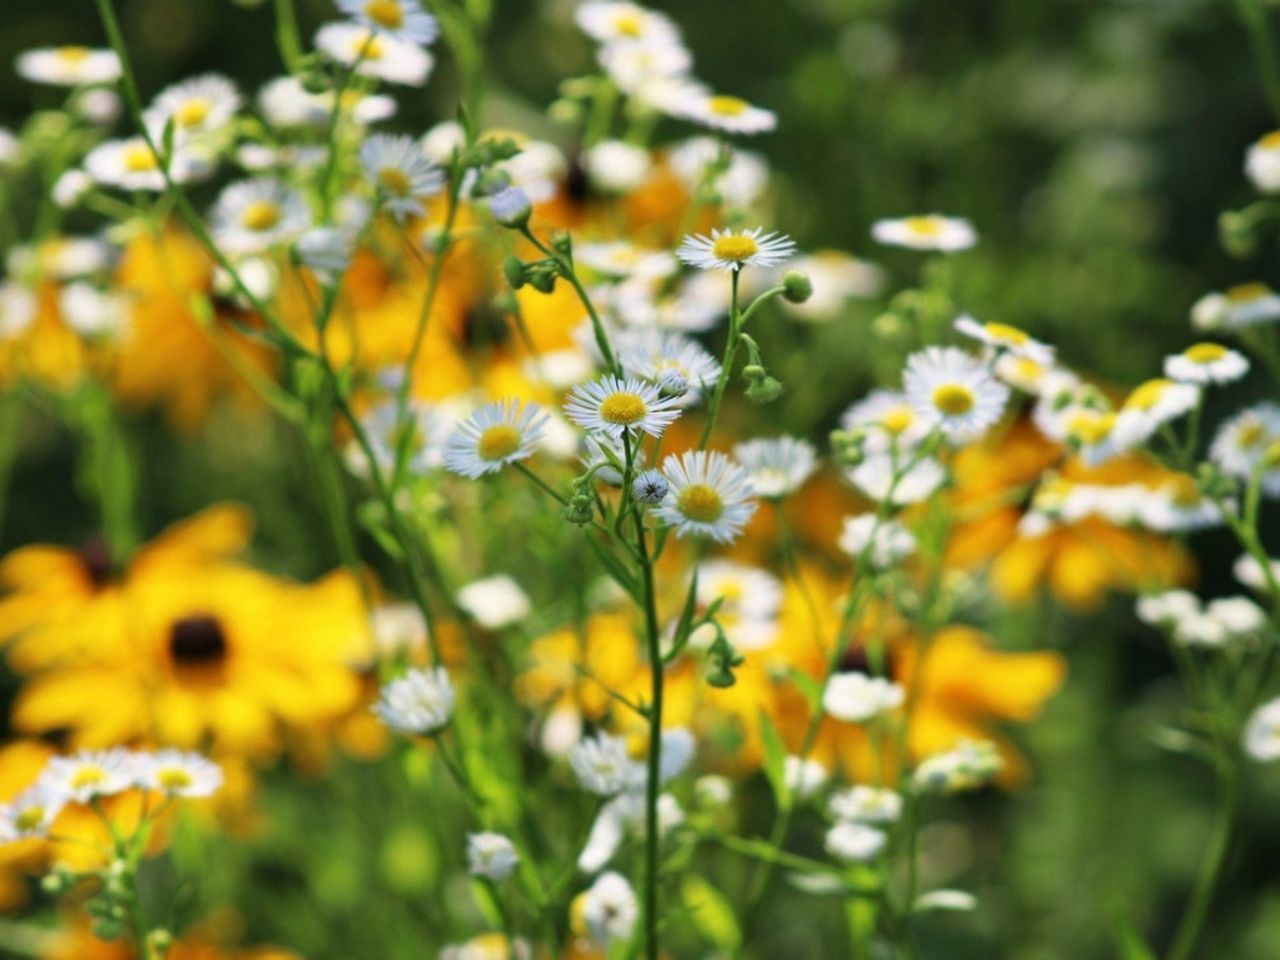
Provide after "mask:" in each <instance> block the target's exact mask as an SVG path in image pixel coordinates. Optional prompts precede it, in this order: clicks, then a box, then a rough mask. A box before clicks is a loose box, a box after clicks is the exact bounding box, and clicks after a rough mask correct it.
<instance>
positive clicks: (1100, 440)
mask: <svg viewBox="0 0 1280 960" xmlns="http://www.w3.org/2000/svg"><path fill="white" fill-rule="evenodd" d="M1119 420H1120V418H1119V415H1118V414H1117V413H1116V412H1115V411H1113V410H1093V409H1089V408H1080V409H1077V410H1072V411H1070V412H1069V414H1068V415H1067V416H1066V417H1065V418H1064V419H1063V438H1064V439H1065V440H1066V442H1067V443H1068V444H1069V445H1070V446H1071V447H1072V448H1073V449H1074V450H1075V451H1076V453H1077V455H1078V456H1079V457H1080V459H1081V460H1083V461H1084V463H1085V464H1086V465H1087V466H1090V467H1096V466H1099V465H1100V464H1103V463H1106V462H1107V461H1108V460H1112V459H1114V458H1115V457H1118V456H1119V455H1120V454H1122V453H1124V452H1126V451H1127V450H1129V449H1131V448H1132V447H1133V445H1134V442H1135V435H1134V434H1132V433H1126V432H1125V431H1122V430H1120V429H1118V425H1119Z"/></svg>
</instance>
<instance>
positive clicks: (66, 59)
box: [58, 47, 89, 64]
mask: <svg viewBox="0 0 1280 960" xmlns="http://www.w3.org/2000/svg"><path fill="white" fill-rule="evenodd" d="M58 59H59V60H61V61H62V62H63V63H67V64H75V63H84V61H86V60H88V59H89V48H88V47H59V48H58Z"/></svg>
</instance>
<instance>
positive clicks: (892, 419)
mask: <svg viewBox="0 0 1280 960" xmlns="http://www.w3.org/2000/svg"><path fill="white" fill-rule="evenodd" d="M915 420H916V415H915V413H914V412H912V410H911V408H910V407H894V408H893V409H892V410H890V411H888V412H887V413H886V414H885V415H884V416H883V417H881V418H880V426H882V427H884V429H885V430H887V431H889V432H890V433H892V434H894V435H897V434H902V433H905V432H906V431H907V429H908V428H909V427H910V426H911V424H913V423H915Z"/></svg>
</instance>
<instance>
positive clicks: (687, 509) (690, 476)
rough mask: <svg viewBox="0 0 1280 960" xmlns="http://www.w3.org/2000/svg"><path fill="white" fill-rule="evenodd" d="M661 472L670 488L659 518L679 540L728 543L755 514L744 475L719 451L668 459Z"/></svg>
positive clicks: (691, 452)
mask: <svg viewBox="0 0 1280 960" xmlns="http://www.w3.org/2000/svg"><path fill="white" fill-rule="evenodd" d="M662 473H663V476H665V477H666V478H667V482H668V483H669V484H670V485H671V486H670V489H669V490H668V491H667V497H666V499H665V500H664V501H663V502H662V506H661V507H659V508H658V516H659V518H660V519H661V520H662V522H663V523H665V524H667V525H668V526H671V527H674V528H675V531H676V535H677V536H679V537H684V536H695V537H709V538H710V539H712V540H714V541H716V542H717V543H729V542H731V541H733V540H735V539H736V538H737V536H738V534H739V533H741V532H742V528H743V527H744V526H746V524H747V521H748V520H750V519H751V517H752V516H753V515H754V514H755V512H756V504H755V501H753V500H751V499H750V497H751V494H752V492H753V491H752V488H751V480H750V478H749V477H748V475H747V472H746V471H745V470H744V469H742V467H741V466H739V465H738V464H736V463H734V462H733V461H732V460H730V459H729V458H728V457H727V456H725V454H723V453H720V452H719V451H714V452H707V451H705V450H702V451H689V452H687V453H683V454H680V455H679V456H675V455H672V456H669V457H667V458H666V460H664V461H663V463H662Z"/></svg>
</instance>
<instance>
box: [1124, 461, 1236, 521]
mask: <svg viewBox="0 0 1280 960" xmlns="http://www.w3.org/2000/svg"><path fill="white" fill-rule="evenodd" d="M1101 489H1106V488H1101ZM1231 508H1232V509H1234V506H1232V507H1231ZM1134 514H1135V516H1134V519H1135V520H1136V521H1137V522H1138V523H1141V524H1142V525H1143V526H1144V527H1148V528H1150V529H1152V530H1159V531H1161V532H1163V533H1174V532H1176V531H1180V530H1205V529H1208V528H1210V527H1219V526H1222V525H1223V524H1224V523H1226V519H1225V518H1224V517H1223V515H1222V510H1221V509H1220V508H1219V507H1218V504H1217V503H1215V502H1214V501H1213V499H1212V498H1210V497H1208V496H1206V495H1205V494H1204V492H1203V491H1201V489H1200V487H1199V485H1198V484H1197V483H1196V481H1195V478H1194V477H1192V476H1190V475H1189V474H1185V473H1182V474H1175V475H1174V476H1172V477H1170V478H1169V479H1168V480H1166V481H1164V482H1163V483H1161V484H1160V485H1159V486H1158V487H1156V488H1155V489H1154V490H1152V489H1149V488H1147V487H1144V486H1142V485H1140V484H1139V485H1137V491H1136V502H1135V510H1134Z"/></svg>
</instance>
